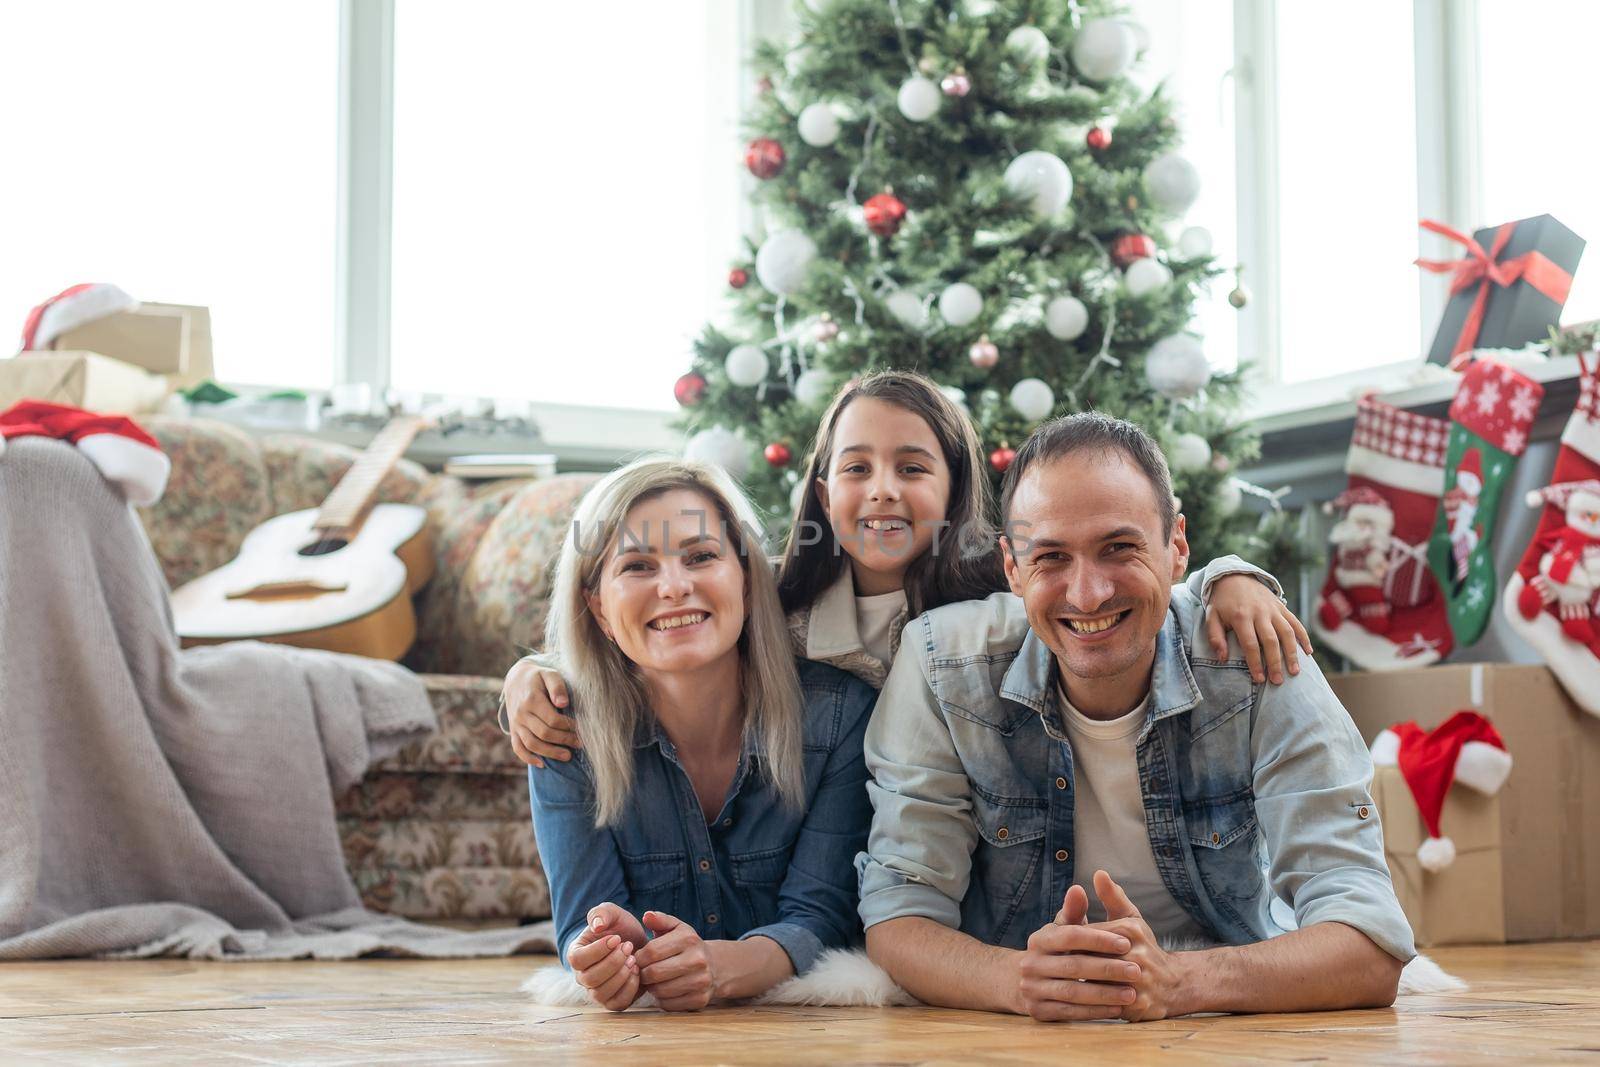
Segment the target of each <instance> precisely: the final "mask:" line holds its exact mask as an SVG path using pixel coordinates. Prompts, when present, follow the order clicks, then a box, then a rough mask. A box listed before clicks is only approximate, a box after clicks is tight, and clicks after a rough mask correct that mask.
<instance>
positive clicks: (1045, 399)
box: [1011, 378, 1056, 422]
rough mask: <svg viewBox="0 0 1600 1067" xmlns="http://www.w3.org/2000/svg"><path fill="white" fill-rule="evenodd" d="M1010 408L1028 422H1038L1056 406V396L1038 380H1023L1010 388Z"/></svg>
mask: <svg viewBox="0 0 1600 1067" xmlns="http://www.w3.org/2000/svg"><path fill="white" fill-rule="evenodd" d="M1011 406H1012V407H1014V408H1016V409H1017V414H1019V415H1021V416H1022V417H1023V418H1025V419H1027V420H1029V421H1030V422H1038V421H1039V420H1040V419H1042V418H1044V417H1045V416H1046V415H1048V414H1050V409H1051V408H1053V407H1055V406H1056V395H1055V394H1054V393H1052V392H1051V391H1050V387H1049V386H1048V385H1046V384H1045V383H1044V382H1043V381H1041V380H1040V379H1038V378H1024V379H1022V381H1020V382H1018V383H1017V384H1016V385H1013V386H1012V387H1011Z"/></svg>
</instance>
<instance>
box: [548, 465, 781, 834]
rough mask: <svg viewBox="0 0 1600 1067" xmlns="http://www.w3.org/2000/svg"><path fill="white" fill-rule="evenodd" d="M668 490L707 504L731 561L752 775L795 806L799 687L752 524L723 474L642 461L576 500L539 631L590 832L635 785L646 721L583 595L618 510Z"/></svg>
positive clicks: (634, 686)
mask: <svg viewBox="0 0 1600 1067" xmlns="http://www.w3.org/2000/svg"><path fill="white" fill-rule="evenodd" d="M674 489H686V490H689V491H690V492H695V493H699V494H701V495H702V496H704V497H705V498H706V499H707V500H708V501H710V503H711V504H712V506H713V507H714V508H715V509H716V512H717V515H716V516H710V515H708V516H706V517H705V518H704V520H702V521H703V524H704V528H705V529H707V530H710V531H712V532H713V533H717V534H719V535H720V536H721V538H722V541H723V544H724V547H725V549H732V550H733V551H736V552H737V553H738V554H739V563H740V566H741V567H742V568H743V569H744V578H745V603H746V605H747V609H746V612H745V621H744V630H743V631H742V632H741V633H740V635H739V644H738V648H739V665H740V689H741V691H742V693H743V695H744V710H745V719H744V736H745V738H746V740H747V741H751V740H753V742H754V744H755V747H756V750H757V751H758V752H759V753H760V754H761V762H760V769H761V772H762V773H764V774H765V775H766V776H767V778H768V780H769V781H771V783H772V784H773V786H774V787H775V788H776V789H777V791H778V795H779V797H780V798H781V800H782V801H783V802H784V803H785V804H786V805H791V806H793V807H795V808H799V807H800V806H802V805H803V803H804V795H803V794H804V788H805V786H804V773H803V770H804V768H803V763H802V760H803V753H802V747H801V745H802V742H801V709H800V680H799V675H798V674H797V673H796V670H795V663H794V655H793V653H792V652H791V651H790V648H789V634H788V630H787V627H786V626H785V623H784V617H783V609H782V608H781V607H780V606H779V604H778V587H777V581H776V579H775V578H774V577H773V573H772V565H771V564H770V563H769V562H768V561H767V556H766V552H765V551H764V550H763V545H762V535H761V522H760V519H759V518H758V517H757V515H756V511H755V509H754V508H753V507H751V505H750V502H749V500H747V499H746V498H745V495H744V493H743V492H741V491H740V489H739V486H738V484H737V483H736V482H735V481H734V480H733V479H732V478H730V477H729V476H728V475H727V473H725V472H724V471H723V470H722V468H720V467H715V466H712V465H710V464H704V463H694V462H690V461H688V460H683V459H678V458H675V457H647V458H644V459H640V460H635V461H634V462H632V463H629V464H628V465H627V466H624V467H621V468H619V469H618V470H615V471H612V472H611V473H610V474H608V475H606V476H605V477H604V478H602V479H601V480H600V481H599V482H597V483H596V484H595V485H594V487H593V488H592V489H590V490H589V491H588V492H587V493H586V494H584V497H583V499H582V500H581V501H579V503H578V509H577V513H576V514H575V515H574V517H573V520H572V526H571V527H570V528H569V529H568V531H567V537H566V541H565V543H564V544H563V545H562V546H561V556H560V559H559V560H558V561H557V563H556V572H555V579H554V583H553V585H554V588H553V590H552V592H551V595H550V613H549V616H548V618H547V619H546V621H545V648H546V649H548V650H550V651H554V652H556V653H557V654H558V655H559V658H560V662H561V667H562V672H563V674H564V675H565V678H566V682H567V687H568V689H569V690H570V692H571V694H572V697H573V704H574V708H575V714H574V718H576V719H577V722H578V736H579V737H580V738H581V739H582V741H583V750H584V752H585V753H587V755H588V760H589V765H590V767H591V768H592V771H593V774H594V786H595V808H596V810H595V825H596V826H606V825H610V824H612V823H614V822H616V820H617V819H618V818H619V817H620V816H621V814H622V811H623V807H624V805H625V804H626V802H627V799H628V791H629V789H630V788H631V787H632V785H633V747H634V739H635V736H636V735H637V733H638V731H639V730H640V729H642V728H643V727H645V726H646V724H647V718H648V716H649V715H650V711H649V706H648V700H647V697H646V693H645V687H644V681H643V679H642V677H641V676H640V674H639V671H638V668H637V667H636V666H635V665H634V664H633V662H632V661H630V660H629V659H628V658H627V657H626V656H624V655H623V653H622V650H621V649H620V648H619V647H617V645H615V644H614V643H612V642H611V641H610V640H609V639H607V638H606V636H605V634H604V633H603V632H602V631H601V629H600V624H599V621H598V620H597V619H596V618H595V617H594V615H593V614H592V613H591V612H590V611H589V603H588V599H587V597H586V596H585V594H593V595H598V593H599V588H600V577H601V574H602V572H603V570H604V564H605V562H606V559H607V558H608V557H609V556H610V555H611V551H612V548H613V547H614V546H615V545H616V543H617V540H618V537H619V536H621V535H622V532H623V523H624V521H625V520H626V518H627V515H628V512H629V511H630V510H631V509H632V508H633V507H634V505H636V504H638V503H640V502H641V501H644V500H648V499H650V498H652V497H656V496H660V495H661V494H663V493H667V492H671V491H672V490H674ZM718 520H720V524H721V529H720V530H718V529H717V527H716V525H715V523H716V522H717V521H718ZM627 532H628V534H629V535H630V536H637V534H638V531H633V530H629V531H627Z"/></svg>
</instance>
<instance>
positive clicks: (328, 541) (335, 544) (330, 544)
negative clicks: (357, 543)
mask: <svg viewBox="0 0 1600 1067" xmlns="http://www.w3.org/2000/svg"><path fill="white" fill-rule="evenodd" d="M349 543H350V542H349V541H346V540H345V539H344V538H342V537H327V538H324V539H322V540H321V541H313V542H311V544H309V545H307V546H306V547H304V548H302V549H301V550H300V554H301V555H302V556H326V555H330V554H332V553H334V552H337V551H339V550H340V549H341V548H343V547H344V546H345V545H348V544H349Z"/></svg>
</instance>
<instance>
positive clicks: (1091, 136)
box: [1083, 126, 1111, 152]
mask: <svg viewBox="0 0 1600 1067" xmlns="http://www.w3.org/2000/svg"><path fill="white" fill-rule="evenodd" d="M1083 140H1084V143H1085V144H1087V145H1088V146H1089V147H1090V148H1092V149H1094V150H1095V151H1096V152H1104V151H1105V150H1106V149H1108V148H1110V147H1111V131H1110V130H1108V129H1106V128H1105V127H1104V126H1095V127H1093V128H1091V129H1090V130H1089V132H1088V134H1087V135H1086V136H1085V137H1084V139H1083Z"/></svg>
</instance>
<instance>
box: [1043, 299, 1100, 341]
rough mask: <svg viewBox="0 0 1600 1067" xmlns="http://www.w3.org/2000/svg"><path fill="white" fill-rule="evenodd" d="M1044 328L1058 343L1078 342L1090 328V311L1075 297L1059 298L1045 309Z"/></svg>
mask: <svg viewBox="0 0 1600 1067" xmlns="http://www.w3.org/2000/svg"><path fill="white" fill-rule="evenodd" d="M1044 328H1045V329H1046V330H1047V331H1049V333H1050V336H1051V337H1054V338H1055V339H1056V340H1058V341H1076V340H1077V339H1078V338H1079V337H1082V336H1083V331H1085V330H1087V329H1088V328H1089V309H1088V308H1086V307H1084V305H1083V301H1082V300H1079V299H1078V298H1077V297H1075V296H1058V297H1055V298H1054V299H1052V300H1051V301H1050V303H1048V304H1046V305H1045V307H1044Z"/></svg>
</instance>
